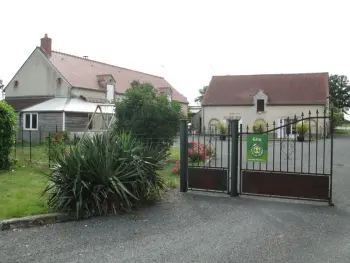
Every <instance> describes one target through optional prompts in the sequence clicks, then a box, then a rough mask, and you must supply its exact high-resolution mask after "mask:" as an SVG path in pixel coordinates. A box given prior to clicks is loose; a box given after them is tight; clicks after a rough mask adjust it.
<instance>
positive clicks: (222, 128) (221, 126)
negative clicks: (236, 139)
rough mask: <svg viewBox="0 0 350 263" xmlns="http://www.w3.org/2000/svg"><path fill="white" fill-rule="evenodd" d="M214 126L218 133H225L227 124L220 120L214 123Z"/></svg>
mask: <svg viewBox="0 0 350 263" xmlns="http://www.w3.org/2000/svg"><path fill="white" fill-rule="evenodd" d="M216 127H217V128H218V130H219V133H220V134H227V132H228V125H227V124H226V123H224V122H222V121H218V122H217V123H216Z"/></svg>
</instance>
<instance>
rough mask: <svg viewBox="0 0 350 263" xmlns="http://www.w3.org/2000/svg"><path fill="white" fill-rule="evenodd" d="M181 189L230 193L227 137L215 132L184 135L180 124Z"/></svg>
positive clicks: (184, 127)
mask: <svg viewBox="0 0 350 263" xmlns="http://www.w3.org/2000/svg"><path fill="white" fill-rule="evenodd" d="M180 144H181V149H180V151H181V158H180V163H181V174H182V176H181V177H182V178H184V179H185V180H181V181H180V184H181V185H182V186H181V187H182V189H185V190H186V191H187V189H190V190H202V191H214V192H222V193H229V184H230V176H229V170H230V162H229V160H230V156H231V148H230V145H231V142H230V136H229V135H228V133H225V134H218V132H217V130H216V129H207V130H205V129H204V130H203V132H201V133H199V132H195V131H189V132H188V131H187V123H186V122H182V125H181V132H180Z"/></svg>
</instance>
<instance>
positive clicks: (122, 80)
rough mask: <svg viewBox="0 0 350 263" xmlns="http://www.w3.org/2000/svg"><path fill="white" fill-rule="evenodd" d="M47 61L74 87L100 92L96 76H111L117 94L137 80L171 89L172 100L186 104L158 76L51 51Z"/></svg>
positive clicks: (183, 97) (185, 101)
mask: <svg viewBox="0 0 350 263" xmlns="http://www.w3.org/2000/svg"><path fill="white" fill-rule="evenodd" d="M49 59H50V61H51V63H52V64H53V65H54V66H55V67H56V68H57V69H58V70H59V71H60V72H61V74H62V75H63V76H64V77H65V78H66V79H67V80H68V82H69V83H70V84H71V85H72V86H74V87H84V88H89V89H94V90H101V86H100V85H99V84H98V79H97V75H112V76H113V78H114V79H115V81H116V84H115V91H116V92H117V93H125V91H126V90H127V89H128V88H130V87H131V86H130V84H131V82H132V81H133V80H138V81H141V82H149V83H151V84H152V85H153V86H154V87H155V88H156V89H158V88H161V87H171V89H172V90H173V99H174V100H178V101H180V102H182V103H188V101H187V99H186V97H185V96H183V95H182V94H180V93H179V92H178V91H177V90H176V89H175V88H174V87H172V86H171V85H170V84H169V83H168V82H167V81H166V80H165V79H164V78H162V77H159V76H155V75H151V74H147V73H143V72H139V71H135V70H130V69H126V68H122V67H118V66H114V65H109V64H106V63H103V62H98V61H94V60H90V59H86V58H82V57H77V56H73V55H69V54H65V53H61V52H57V51H52V53H51V57H50V58H49Z"/></svg>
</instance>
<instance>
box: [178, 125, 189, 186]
mask: <svg viewBox="0 0 350 263" xmlns="http://www.w3.org/2000/svg"><path fill="white" fill-rule="evenodd" d="M187 152H188V130H187V120H181V121H180V192H187V189H188V187H187V170H188V156H187V154H188V153H187Z"/></svg>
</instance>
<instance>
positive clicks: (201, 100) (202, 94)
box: [194, 86, 209, 103]
mask: <svg viewBox="0 0 350 263" xmlns="http://www.w3.org/2000/svg"><path fill="white" fill-rule="evenodd" d="M208 88H209V86H204V87H203V88H201V89H199V96H198V97H197V98H196V99H195V100H194V101H195V102H197V103H202V102H203V98H204V95H205V93H206V92H207V90H208Z"/></svg>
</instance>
